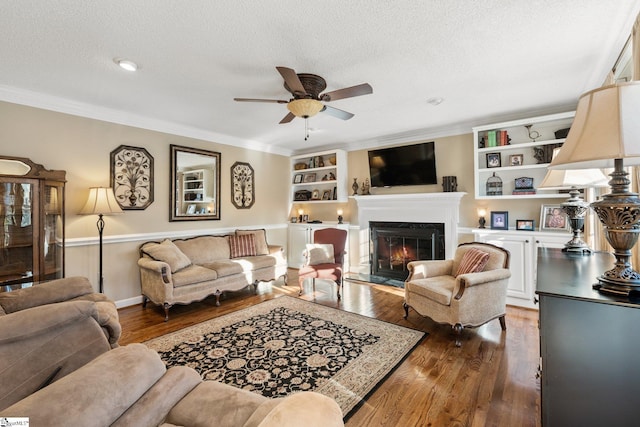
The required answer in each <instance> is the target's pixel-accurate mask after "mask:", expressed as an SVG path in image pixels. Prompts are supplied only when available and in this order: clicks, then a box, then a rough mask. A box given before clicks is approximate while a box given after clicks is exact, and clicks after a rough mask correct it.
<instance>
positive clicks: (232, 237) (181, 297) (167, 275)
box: [138, 230, 287, 321]
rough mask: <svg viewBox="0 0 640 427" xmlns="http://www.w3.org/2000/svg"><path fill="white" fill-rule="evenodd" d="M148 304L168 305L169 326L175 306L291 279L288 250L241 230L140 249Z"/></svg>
mask: <svg viewBox="0 0 640 427" xmlns="http://www.w3.org/2000/svg"><path fill="white" fill-rule="evenodd" d="M138 266H139V267H140V284H141V288H142V296H143V305H146V303H147V300H151V301H152V302H153V303H155V304H158V305H162V306H163V307H164V312H165V321H166V320H168V319H169V309H170V308H171V306H173V305H174V304H189V303H192V302H194V301H200V300H202V299H204V298H206V297H208V296H209V295H215V296H216V305H220V296H221V295H222V294H223V292H226V291H238V290H241V289H243V288H245V287H247V286H249V285H254V286H257V284H258V282H262V281H271V280H275V279H278V278H279V277H281V276H284V277H285V279H284V280H285V282H286V274H287V260H286V258H285V256H284V251H283V248H282V246H279V245H270V244H268V243H267V239H266V232H265V230H236V232H235V233H233V234H229V235H206V236H197V237H192V238H187V239H173V240H170V239H165V240H164V241H162V242H146V243H144V244H142V245H141V246H140V259H138Z"/></svg>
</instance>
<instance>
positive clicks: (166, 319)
mask: <svg viewBox="0 0 640 427" xmlns="http://www.w3.org/2000/svg"><path fill="white" fill-rule="evenodd" d="M162 308H164V321H165V322H167V321H169V309H170V308H171V304H169V303H166V302H165V303H164V304H163V305H162Z"/></svg>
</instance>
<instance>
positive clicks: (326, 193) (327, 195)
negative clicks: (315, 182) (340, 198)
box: [322, 190, 331, 200]
mask: <svg viewBox="0 0 640 427" xmlns="http://www.w3.org/2000/svg"><path fill="white" fill-rule="evenodd" d="M322 200H331V190H324V192H323V193H322Z"/></svg>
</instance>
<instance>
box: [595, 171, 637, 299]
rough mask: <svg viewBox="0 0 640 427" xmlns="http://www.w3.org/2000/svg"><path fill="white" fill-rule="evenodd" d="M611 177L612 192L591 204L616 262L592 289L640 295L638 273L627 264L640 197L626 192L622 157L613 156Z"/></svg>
mask: <svg viewBox="0 0 640 427" xmlns="http://www.w3.org/2000/svg"><path fill="white" fill-rule="evenodd" d="M610 176H611V181H609V185H611V190H612V191H611V193H610V194H605V195H604V196H603V197H602V199H601V200H598V201H596V202H593V203H592V204H591V207H592V208H593V210H594V211H595V212H596V214H598V218H599V219H600V222H601V223H602V224H603V226H604V231H605V237H606V238H607V241H608V242H609V244H610V245H611V247H613V249H614V252H613V255H614V256H615V258H616V262H615V266H614V268H612V269H611V270H609V271H606V272H604V274H603V275H602V276H600V277H598V282H599V283H598V284H596V285H594V288H595V289H598V290H599V291H601V292H604V293H610V294H615V295H626V296H630V295H632V294H635V293H637V294H640V273H638V272H637V271H635V270H634V269H633V268H632V267H631V263H630V260H631V249H632V248H633V247H634V246H635V244H636V243H637V241H638V233H640V198H638V194H637V193H631V192H629V183H630V182H629V180H628V179H627V172H625V171H624V169H623V166H622V159H615V170H614V171H613V173H611V175H610Z"/></svg>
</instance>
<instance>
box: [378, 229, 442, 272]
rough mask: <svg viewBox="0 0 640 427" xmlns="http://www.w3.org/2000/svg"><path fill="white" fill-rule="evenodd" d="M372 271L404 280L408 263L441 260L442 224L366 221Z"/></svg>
mask: <svg viewBox="0 0 640 427" xmlns="http://www.w3.org/2000/svg"><path fill="white" fill-rule="evenodd" d="M369 229H370V232H371V238H370V240H369V241H370V246H371V247H370V252H371V274H372V275H373V276H382V277H386V278H390V279H399V280H405V279H406V278H407V276H408V275H409V270H408V269H407V264H408V263H410V262H411V261H417V260H433V259H444V254H445V247H444V224H442V223H416V222H369Z"/></svg>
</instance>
